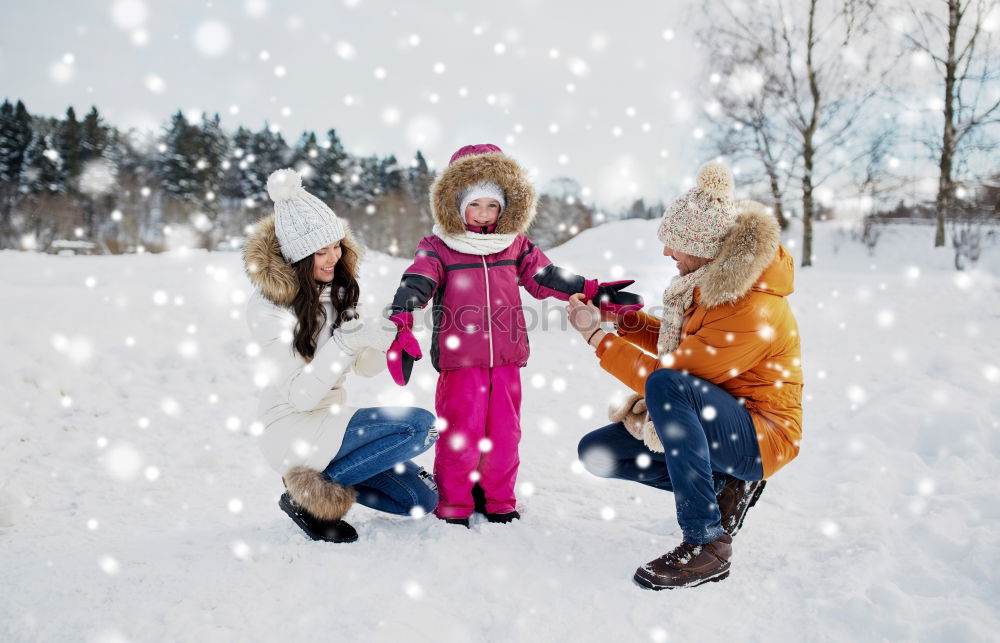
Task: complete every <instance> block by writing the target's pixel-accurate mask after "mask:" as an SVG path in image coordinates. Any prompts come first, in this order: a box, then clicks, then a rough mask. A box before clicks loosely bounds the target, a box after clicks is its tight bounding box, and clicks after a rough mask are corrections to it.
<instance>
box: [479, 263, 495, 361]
mask: <svg viewBox="0 0 1000 643" xmlns="http://www.w3.org/2000/svg"><path fill="white" fill-rule="evenodd" d="M481 259H482V260H483V277H484V278H485V279H486V336H487V337H488V338H489V340H490V368H493V322H492V314H491V312H492V311H491V310H490V273H489V271H488V270H487V268H486V257H485V256H484V257H481Z"/></svg>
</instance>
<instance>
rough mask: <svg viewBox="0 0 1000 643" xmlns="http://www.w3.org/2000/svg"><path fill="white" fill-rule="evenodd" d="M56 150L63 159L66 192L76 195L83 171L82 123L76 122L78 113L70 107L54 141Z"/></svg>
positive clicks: (63, 177)
mask: <svg viewBox="0 0 1000 643" xmlns="http://www.w3.org/2000/svg"><path fill="white" fill-rule="evenodd" d="M52 143H53V146H54V149H55V150H56V151H57V152H59V157H60V158H61V159H62V164H61V180H62V183H63V185H64V186H65V190H64V191H65V192H66V193H68V194H72V195H74V196H75V195H76V194H77V193H78V188H79V183H78V182H79V179H80V171H81V170H82V169H83V162H82V152H83V150H82V147H81V132H80V121H78V120H76V111H75V110H74V109H73V108H72V107H69V108H68V109H67V110H66V118H64V119H63V120H62V121H61V122H60V123H59V127H58V129H56V133H55V137H54V138H53V140H52Z"/></svg>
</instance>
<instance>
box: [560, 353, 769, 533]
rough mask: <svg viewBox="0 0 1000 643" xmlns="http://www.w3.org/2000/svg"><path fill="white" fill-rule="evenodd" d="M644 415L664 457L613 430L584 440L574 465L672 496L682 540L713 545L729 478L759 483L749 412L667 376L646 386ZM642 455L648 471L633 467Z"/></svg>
mask: <svg viewBox="0 0 1000 643" xmlns="http://www.w3.org/2000/svg"><path fill="white" fill-rule="evenodd" d="M646 407H647V408H648V410H649V415H650V419H652V421H653V426H654V427H656V434H657V435H658V436H659V437H660V441H661V442H662V443H663V448H664V450H665V453H654V452H653V451H650V450H649V449H648V448H647V447H646V445H645V444H644V443H643V442H642V441H641V440H637V439H635V438H634V437H632V435H631V434H630V433H629V432H628V430H627V429H626V428H625V425H624V424H622V423H621V422H616V423H615V424H610V425H608V426H605V427H603V428H600V429H597V430H596V431H593V432H591V433H588V434H587V435H585V436H583V439H582V440H580V445H579V447H578V451H579V455H580V461H581V462H583V465H584V466H585V467H586V468H587V470H588V471H590V472H591V473H593V474H594V475H596V476H600V477H602V478H616V479H618V480H632V481H635V482H641V483H642V484H645V485H648V486H650V487H654V488H656V489H665V490H667V491H673V492H674V502H675V504H676V506H677V522H678V523H679V524H680V526H681V531H682V532H683V534H684V540H685V541H686V542H689V543H692V544H696V545H702V544H705V543H709V542H712V541H713V540H715V539H717V538H719V537H720V536H722V534H723V529H722V517H721V516H720V515H719V506H718V505H717V504H716V501H715V498H716V495H718V493H719V492H720V491H722V487H723V485H725V483H726V477H727V475H729V476H733V477H735V478H739V479H741V480H760V479H761V478H762V477H763V475H764V470H763V466H762V465H761V462H760V447H759V446H758V445H757V433H756V431H755V430H754V425H753V420H752V419H751V418H750V412H749V411H747V409H746V407H744V406H743V405H742V404H740V403H739V402H738V401H737V400H736V398H734V397H733V396H732V395H730V394H729V393H727V392H726V391H724V390H722V389H721V388H719V387H718V386H716V385H714V384H712V383H711V382H706V381H705V380H702V379H699V378H697V377H694V376H693V375H685V374H684V373H681V372H680V371H674V370H671V369H669V368H661V369H657V370H655V371H653V372H652V373H651V374H650V375H649V377H648V378H646ZM710 409H711V410H710ZM713 410H714V412H713ZM643 455H645V456H647V457H648V458H649V464H648V465H647V466H642V464H645V462H642V463H640V462H639V461H638V459H639V458H640V456H643ZM643 460H646V459H645V458H643Z"/></svg>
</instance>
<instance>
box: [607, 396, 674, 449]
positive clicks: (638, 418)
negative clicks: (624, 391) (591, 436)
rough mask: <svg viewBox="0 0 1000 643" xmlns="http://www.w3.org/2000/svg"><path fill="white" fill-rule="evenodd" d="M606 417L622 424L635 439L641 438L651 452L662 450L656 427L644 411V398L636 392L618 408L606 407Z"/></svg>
mask: <svg viewBox="0 0 1000 643" xmlns="http://www.w3.org/2000/svg"><path fill="white" fill-rule="evenodd" d="M608 419H610V420H611V421H612V422H621V423H622V424H624V425H625V430H626V431H628V432H629V435H631V436H632V437H633V438H635V439H636V440H642V442H643V444H645V445H646V447H647V448H648V449H649V450H650V451H652V452H653V453H663V452H664V450H665V449H664V448H663V443H662V442H661V441H660V436H659V435H658V434H657V433H656V427H655V426H654V425H653V421H652V420H650V419H649V413H647V412H646V398H644V397H643V396H641V395H639V394H638V393H633V394H632V395H631V396H630V397H629V398H628V399H627V400H625V403H624V404H622V405H621V406H620V407H619V408H618V409H614V408H611V409H608Z"/></svg>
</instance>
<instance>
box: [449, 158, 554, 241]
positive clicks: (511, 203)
mask: <svg viewBox="0 0 1000 643" xmlns="http://www.w3.org/2000/svg"><path fill="white" fill-rule="evenodd" d="M481 181H493V182H494V183H496V184H497V185H499V186H500V187H501V188H502V189H503V192H504V196H505V197H506V199H507V205H506V207H504V210H503V213H502V214H501V215H500V218H499V219H498V220H497V227H496V230H495V232H496V233H497V234H517V233H521V232H525V231H526V230H527V229H528V226H530V225H531V222H532V220H534V218H535V208H536V206H537V205H538V197H537V195H536V194H535V188H534V186H532V185H531V181H530V180H528V175H527V173H526V172H525V171H524V169H523V168H522V167H521V166H520V165H518V164H517V163H516V162H515V161H514V160H513V159H511V158H510V157H509V156H507V155H506V154H504V153H503V152H490V153H488V154H475V155H470V156H465V157H462V158H460V159H458V160H457V161H455V162H454V163H452V164H451V165H449V166H448V167H447V168H445V169H444V171H443V172H441V175H440V176H439V177H438V178H437V180H436V181H434V185H432V186H431V195H430V199H431V211H432V212H433V213H434V221H435V222H436V223H437V224H438V225H439V226H440V227H441V229H442V230H443V231H444V232H445V233H447V234H450V235H454V236H461V235H464V234H465V222H464V221H463V217H462V215H461V214H460V213H459V211H458V207H459V196H460V195H461V193H462V191H463V190H464V189H465V188H467V187H469V186H471V185H474V184H476V183H479V182H481Z"/></svg>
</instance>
